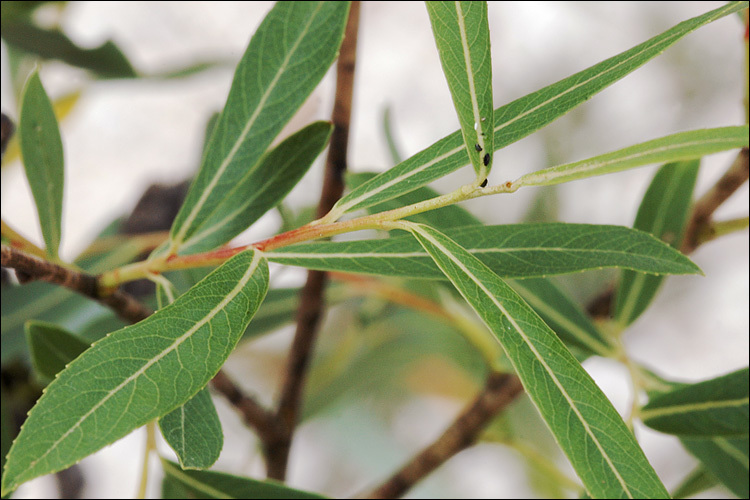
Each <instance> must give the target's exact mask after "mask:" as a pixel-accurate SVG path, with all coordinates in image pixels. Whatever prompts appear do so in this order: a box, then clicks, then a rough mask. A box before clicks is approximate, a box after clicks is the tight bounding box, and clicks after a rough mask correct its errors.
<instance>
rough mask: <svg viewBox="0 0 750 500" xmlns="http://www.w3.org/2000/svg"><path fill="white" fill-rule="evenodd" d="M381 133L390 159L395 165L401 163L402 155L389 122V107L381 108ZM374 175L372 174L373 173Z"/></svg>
mask: <svg viewBox="0 0 750 500" xmlns="http://www.w3.org/2000/svg"><path fill="white" fill-rule="evenodd" d="M383 135H384V136H385V142H386V144H387V145H388V153H389V154H390V155H391V161H393V164H394V165H396V164H397V163H401V161H402V160H403V157H402V156H401V153H400V152H399V149H398V145H397V144H396V140H395V139H394V138H393V125H392V124H391V108H389V107H386V108H385V109H384V110H383ZM373 177H374V174H373Z"/></svg>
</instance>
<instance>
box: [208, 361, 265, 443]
mask: <svg viewBox="0 0 750 500" xmlns="http://www.w3.org/2000/svg"><path fill="white" fill-rule="evenodd" d="M211 385H212V386H213V388H214V389H216V391H217V392H219V393H220V394H222V395H223V396H224V397H225V398H226V399H227V401H228V402H229V403H230V404H231V405H232V406H234V407H235V408H236V409H237V410H238V411H239V412H240V413H241V414H242V416H243V418H244V419H245V423H246V424H247V425H248V427H251V428H253V429H255V431H256V432H257V433H258V438H260V440H261V442H263V443H266V442H269V441H273V440H274V439H275V436H276V435H277V434H278V429H277V428H276V427H277V425H276V418H275V415H273V414H272V413H271V412H269V411H267V410H266V409H265V408H263V407H262V406H261V404H260V403H258V402H257V401H256V400H255V399H253V398H251V397H250V396H248V395H246V394H244V393H243V392H242V390H240V388H239V387H237V386H236V385H235V383H234V382H232V380H231V379H230V378H229V377H228V376H227V374H226V373H224V371H223V370H220V371H219V373H217V374H216V376H215V377H214V378H213V380H211Z"/></svg>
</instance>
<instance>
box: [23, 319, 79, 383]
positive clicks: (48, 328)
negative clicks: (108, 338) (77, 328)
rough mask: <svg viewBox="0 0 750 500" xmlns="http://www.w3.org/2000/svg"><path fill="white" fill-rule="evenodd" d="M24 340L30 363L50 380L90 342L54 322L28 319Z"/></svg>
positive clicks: (42, 375)
mask: <svg viewBox="0 0 750 500" xmlns="http://www.w3.org/2000/svg"><path fill="white" fill-rule="evenodd" d="M26 341H27V342H28V344H29V351H30V353H31V365H32V366H33V367H34V370H36V372H37V373H38V374H39V375H40V376H41V377H42V378H45V379H49V380H52V379H54V378H55V375H57V373H58V372H61V371H62V370H63V369H65V367H66V366H67V365H68V363H70V362H71V361H73V360H74V359H76V358H77V357H78V356H79V355H80V354H81V353H82V352H83V351H85V350H86V349H88V348H89V346H90V344H89V343H87V342H85V341H83V340H82V339H81V338H79V337H77V336H76V335H73V334H72V333H70V332H68V331H67V330H65V329H63V328H60V327H59V326H57V325H55V324H54V323H47V322H43V321H28V322H27V323H26Z"/></svg>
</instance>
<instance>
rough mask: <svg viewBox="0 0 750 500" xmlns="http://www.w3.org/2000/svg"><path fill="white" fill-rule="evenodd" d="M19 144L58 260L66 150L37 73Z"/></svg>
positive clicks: (29, 86) (29, 87) (25, 101)
mask: <svg viewBox="0 0 750 500" xmlns="http://www.w3.org/2000/svg"><path fill="white" fill-rule="evenodd" d="M18 140H19V144H20V146H21V155H22V156H23V166H24V168H25V169H26V178H27V179H28V181H29V186H30V187H31V193H32V194H33V195H34V202H35V203H36V209H37V212H38V214H39V224H40V225H41V227H42V236H44V243H45V244H46V245H47V255H48V256H49V257H50V258H51V259H53V260H56V259H57V250H58V248H59V246H60V236H61V231H62V204H63V182H64V179H65V166H64V159H63V146H62V139H61V138H60V129H59V128H58V126H57V118H55V112H54V110H53V109H52V103H51V102H50V100H49V97H47V93H46V92H45V91H44V87H43V86H42V81H41V80H40V79H39V73H37V72H36V71H35V72H34V73H32V74H31V76H30V77H29V81H28V82H27V83H26V87H25V88H24V91H23V96H22V97H21V118H20V123H19V127H18Z"/></svg>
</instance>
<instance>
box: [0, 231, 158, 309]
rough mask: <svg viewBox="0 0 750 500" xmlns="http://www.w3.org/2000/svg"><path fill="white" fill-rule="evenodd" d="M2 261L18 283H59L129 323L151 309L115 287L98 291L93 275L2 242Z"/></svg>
mask: <svg viewBox="0 0 750 500" xmlns="http://www.w3.org/2000/svg"><path fill="white" fill-rule="evenodd" d="M2 265H3V267H10V268H13V269H15V270H16V276H17V277H18V281H19V282H20V283H28V282H30V281H36V280H38V281H46V282H47V283H53V284H56V285H60V286H62V287H65V288H67V289H69V290H72V291H74V292H76V293H79V294H81V295H83V296H85V297H88V298H90V299H93V300H96V301H97V302H99V303H101V304H104V305H105V306H107V307H110V308H112V310H114V311H115V313H117V315H118V316H120V317H121V318H122V319H124V320H125V321H127V322H128V323H137V322H138V321H141V320H143V319H146V318H147V317H149V316H150V315H151V313H152V311H151V310H150V309H149V308H147V307H146V306H144V305H143V304H141V303H140V302H139V301H138V299H136V298H135V297H133V296H132V295H130V294H129V293H125V292H123V291H120V290H118V291H115V292H114V293H112V294H110V295H104V294H101V293H100V291H99V287H98V285H97V280H96V276H93V275H91V274H87V273H83V272H79V271H75V270H73V269H68V268H66V267H62V266H59V265H57V264H53V263H52V262H49V261H46V260H43V259H40V258H38V257H35V256H33V255H29V254H27V253H25V252H22V251H21V250H17V249H15V248H11V247H8V246H5V245H3V246H2Z"/></svg>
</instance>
